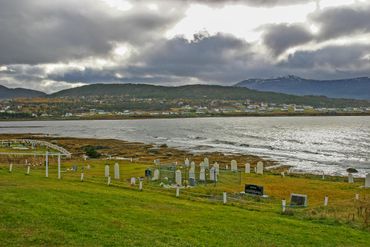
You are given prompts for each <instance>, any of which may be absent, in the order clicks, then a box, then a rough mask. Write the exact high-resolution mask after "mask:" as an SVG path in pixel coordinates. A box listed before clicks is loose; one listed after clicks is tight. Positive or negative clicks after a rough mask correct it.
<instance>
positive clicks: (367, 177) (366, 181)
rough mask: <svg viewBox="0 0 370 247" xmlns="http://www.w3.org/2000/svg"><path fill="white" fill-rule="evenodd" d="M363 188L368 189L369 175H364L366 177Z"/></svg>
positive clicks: (369, 185) (369, 186)
mask: <svg viewBox="0 0 370 247" xmlns="http://www.w3.org/2000/svg"><path fill="white" fill-rule="evenodd" d="M365 188H370V173H368V174H366V177H365Z"/></svg>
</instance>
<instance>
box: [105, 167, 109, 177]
mask: <svg viewBox="0 0 370 247" xmlns="http://www.w3.org/2000/svg"><path fill="white" fill-rule="evenodd" d="M104 176H105V177H106V178H107V177H109V165H105V170H104Z"/></svg>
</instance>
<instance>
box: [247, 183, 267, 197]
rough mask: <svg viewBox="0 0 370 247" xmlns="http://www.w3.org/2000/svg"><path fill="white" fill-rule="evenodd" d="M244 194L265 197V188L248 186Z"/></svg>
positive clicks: (253, 185)
mask: <svg viewBox="0 0 370 247" xmlns="http://www.w3.org/2000/svg"><path fill="white" fill-rule="evenodd" d="M244 192H245V193H246V194H250V195H258V196H263V186H259V185H255V184H246V185H245V187H244Z"/></svg>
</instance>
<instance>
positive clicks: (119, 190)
mask: <svg viewBox="0 0 370 247" xmlns="http://www.w3.org/2000/svg"><path fill="white" fill-rule="evenodd" d="M143 167H144V166H143ZM143 167H142V168H143ZM133 170H135V171H138V170H139V169H137V167H136V168H135V169H133ZM124 171H125V169H122V172H124ZM43 172H44V171H43V170H32V172H31V175H30V176H25V175H24V172H23V170H22V171H20V170H16V171H15V172H14V173H11V174H10V173H9V172H8V168H7V167H5V166H3V167H0V246H369V243H370V232H368V231H365V230H361V229H357V228H351V227H350V226H349V225H346V224H341V223H338V222H336V221H330V220H321V221H319V220H317V221H316V220H302V219H298V218H296V217H292V216H285V215H281V214H280V213H278V212H259V211H252V210H248V209H243V208H239V207H235V206H231V205H222V204H219V203H203V202H198V201H189V200H186V199H181V198H176V197H174V194H172V195H171V194H166V193H155V192H154V191H146V190H145V187H144V191H143V192H139V191H138V190H137V189H136V188H131V189H130V188H129V186H127V187H115V186H110V187H108V186H107V185H105V184H103V183H91V182H83V183H81V182H79V181H78V179H77V176H76V177H73V176H68V174H65V175H64V176H65V178H64V179H63V180H61V181H59V180H57V179H56V178H55V171H54V170H51V176H50V178H44V177H43V174H44V173H43ZM138 173H139V172H138ZM140 173H141V171H140ZM102 181H103V179H102Z"/></svg>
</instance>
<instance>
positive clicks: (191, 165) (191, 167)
mask: <svg viewBox="0 0 370 247" xmlns="http://www.w3.org/2000/svg"><path fill="white" fill-rule="evenodd" d="M190 169H193V170H194V171H195V162H194V161H192V162H191V163H190Z"/></svg>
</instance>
